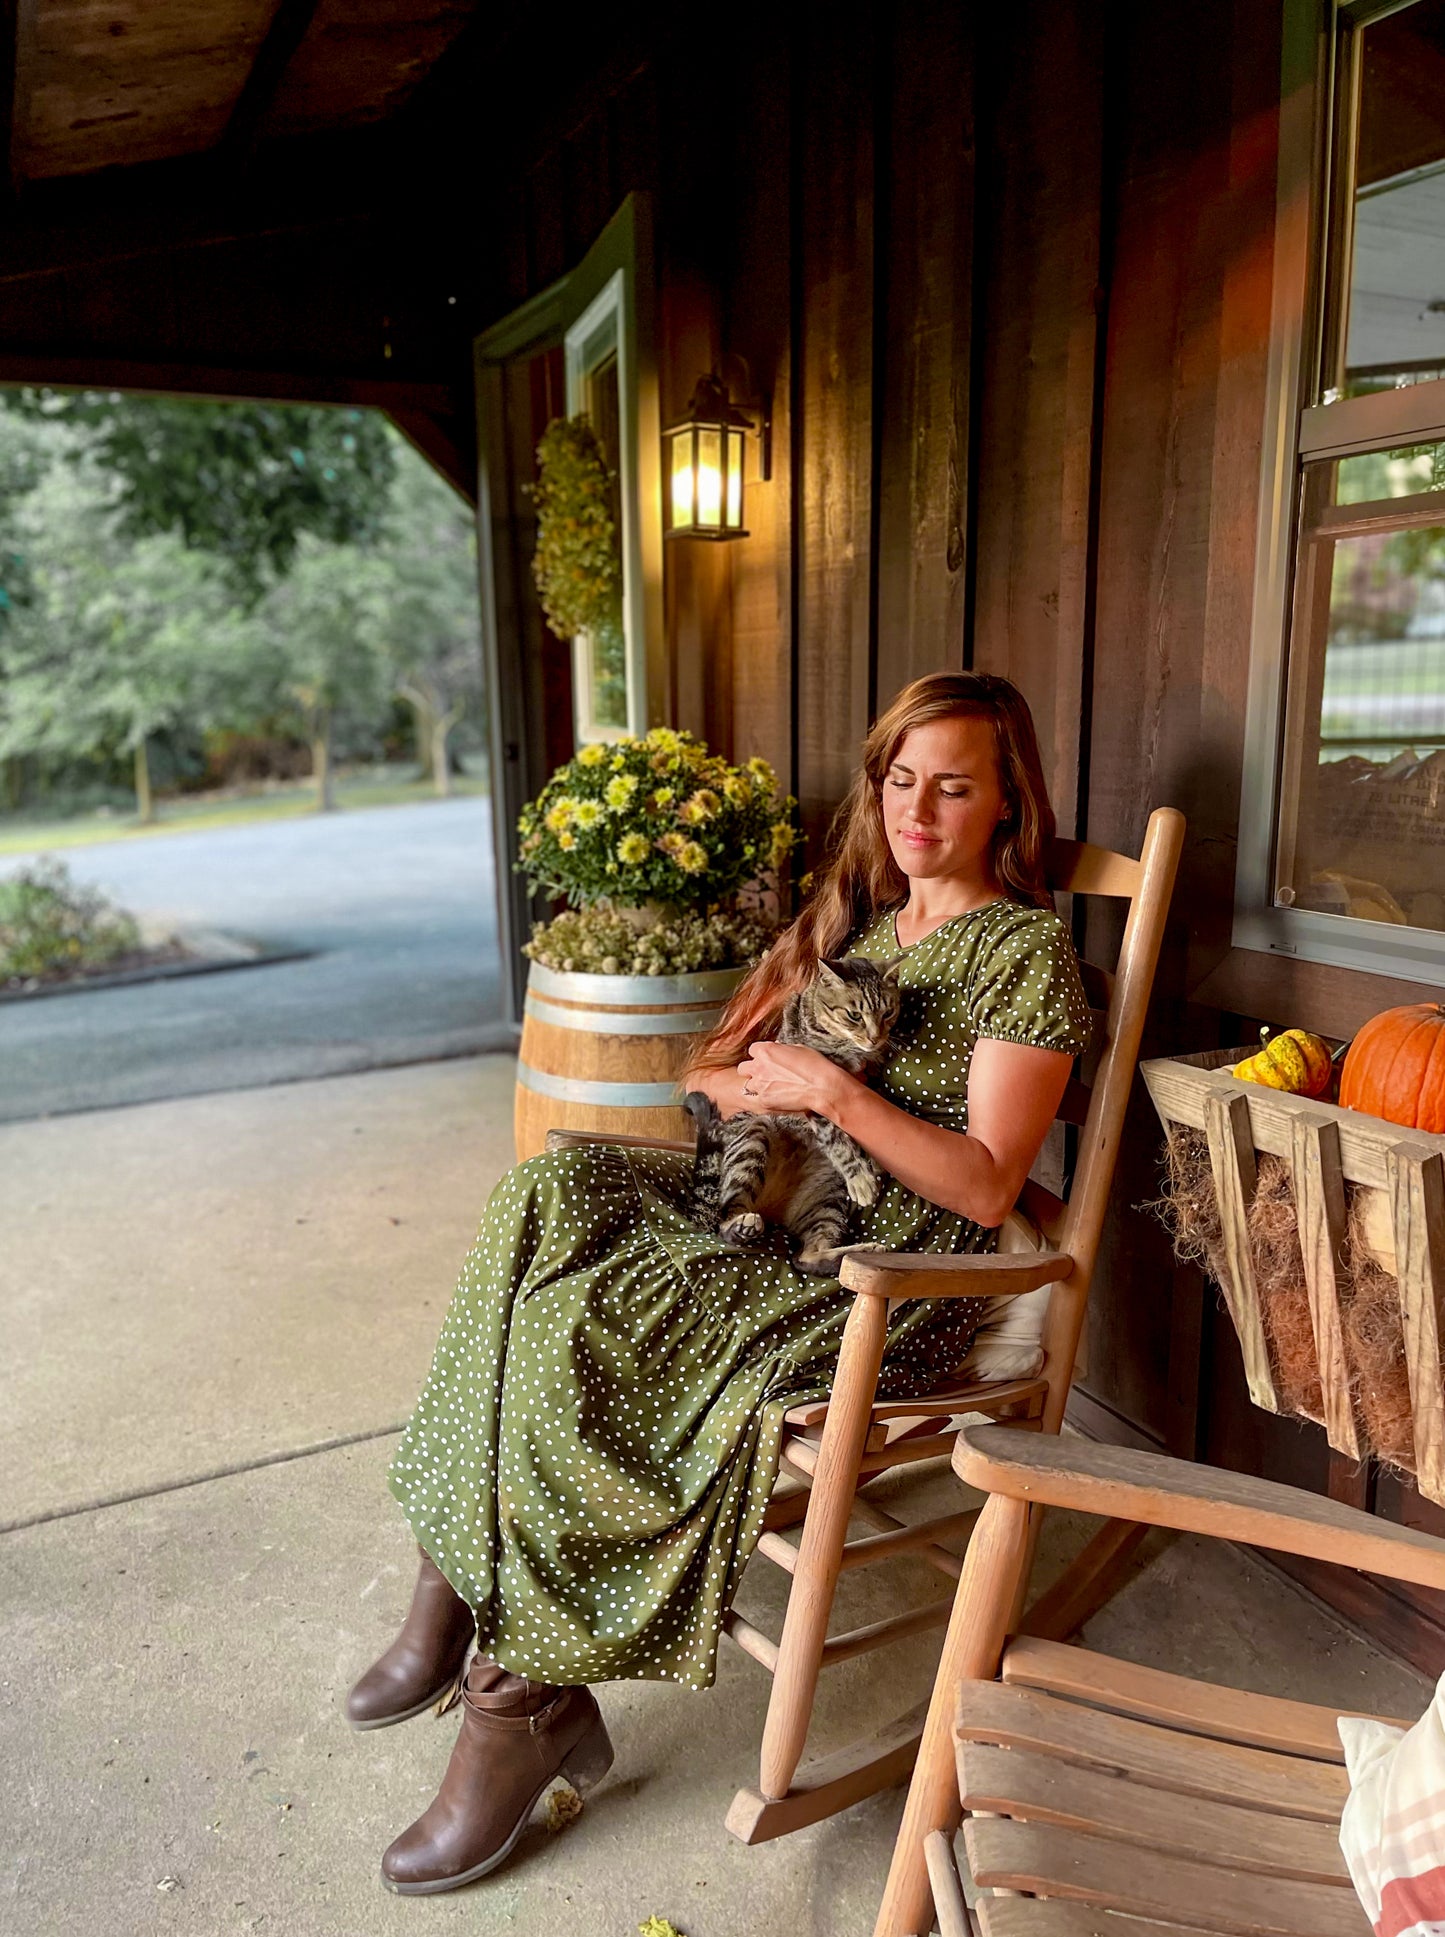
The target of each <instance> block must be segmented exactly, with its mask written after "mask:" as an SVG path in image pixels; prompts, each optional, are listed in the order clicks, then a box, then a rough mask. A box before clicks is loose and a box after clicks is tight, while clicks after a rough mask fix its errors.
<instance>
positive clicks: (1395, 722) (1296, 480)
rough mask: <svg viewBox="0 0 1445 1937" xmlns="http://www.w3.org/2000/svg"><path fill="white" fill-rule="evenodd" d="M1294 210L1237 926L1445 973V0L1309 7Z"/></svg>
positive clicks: (1302, 10) (1273, 944)
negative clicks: (1308, 75) (1315, 157)
mask: <svg viewBox="0 0 1445 1937" xmlns="http://www.w3.org/2000/svg"><path fill="white" fill-rule="evenodd" d="M1321 24H1322V25H1323V28H1324V43H1323V58H1322V59H1318V58H1317V49H1318V46H1319V42H1318V40H1317V39H1316V36H1317V34H1318V31H1319V27H1320V25H1321ZM1292 63H1293V66H1294V68H1295V72H1294V73H1291V71H1290V70H1291V64H1292ZM1307 65H1308V66H1309V67H1313V68H1315V73H1316V76H1317V78H1316V79H1315V82H1314V85H1313V86H1309V85H1305V84H1302V70H1303V69H1305V67H1306V66H1307ZM1305 101H1307V102H1308V103H1309V104H1310V105H1311V107H1312V108H1313V110H1314V111H1313V113H1312V114H1306V113H1304V112H1303V111H1302V108H1301V103H1302V102H1305ZM1322 103H1323V104H1327V107H1328V120H1329V126H1328V128H1327V130H1325V139H1324V141H1323V142H1322V143H1321V144H1319V146H1318V148H1317V149H1316V152H1318V153H1319V154H1320V156H1321V161H1320V163H1319V164H1318V165H1317V166H1315V167H1313V168H1311V165H1310V163H1311V159H1312V158H1311V157H1310V156H1308V155H1307V153H1306V150H1305V145H1304V144H1305V141H1306V140H1307V139H1309V137H1310V136H1311V135H1312V133H1313V130H1312V129H1311V128H1310V127H1309V125H1308V124H1309V122H1310V121H1311V120H1313V121H1315V122H1316V124H1317V123H1318V120H1319V118H1320V117H1319V108H1320V104H1322ZM1314 145H1315V144H1314V143H1313V141H1311V147H1314ZM1311 191H1312V192H1311ZM1279 216H1280V220H1279V240H1280V249H1279V252H1278V256H1277V261H1276V281H1275V317H1276V338H1277V341H1276V344H1275V355H1274V363H1273V368H1272V384H1273V387H1274V390H1275V402H1276V406H1277V407H1276V408H1275V409H1274V410H1273V411H1272V413H1271V416H1272V421H1273V422H1274V423H1275V424H1276V425H1277V426H1278V427H1279V429H1278V436H1277V439H1276V442H1275V444H1274V447H1273V448H1271V449H1269V450H1267V451H1266V476H1265V493H1264V508H1263V511H1262V527H1261V541H1262V542H1261V546H1260V580H1259V583H1258V584H1257V587H1256V591H1257V598H1256V630H1255V639H1254V654H1253V660H1252V667H1251V677H1252V681H1253V686H1252V691H1251V704H1250V721H1249V748H1248V753H1249V758H1248V762H1247V767H1248V774H1249V778H1248V781H1247V785H1246V799H1245V802H1244V813H1243V818H1242V829H1243V834H1242V842H1241V868H1240V904H1239V910H1238V920H1237V923H1236V936H1235V939H1236V941H1237V942H1238V943H1240V944H1241V945H1243V946H1246V947H1256V948H1257V947H1268V948H1273V949H1282V950H1285V951H1287V952H1289V953H1292V954H1298V955H1301V956H1303V957H1306V958H1307V959H1312V960H1316V961H1325V962H1334V963H1337V964H1339V965H1342V966H1346V967H1356V968H1373V969H1375V970H1377V971H1378V972H1381V973H1385V974H1396V975H1403V976H1407V977H1411V978H1414V977H1420V976H1422V975H1427V976H1428V975H1430V974H1432V972H1433V974H1435V975H1445V0H1413V3H1412V4H1407V5H1403V6H1402V5H1400V4H1399V0H1394V3H1393V4H1385V5H1382V4H1380V3H1379V0H1373V4H1337V5H1335V6H1334V7H1333V8H1332V10H1331V11H1330V13H1329V14H1328V15H1327V16H1326V18H1325V20H1324V21H1323V23H1321V22H1320V19H1319V15H1318V14H1317V13H1316V12H1315V10H1314V9H1313V8H1312V7H1309V6H1300V7H1294V6H1291V7H1290V9H1289V13H1288V14H1287V21H1286V75H1285V112H1284V115H1283V125H1282V134H1281V169H1280V208H1279ZM1311 271H1313V272H1314V273H1313V275H1311ZM1309 288H1314V289H1315V290H1316V291H1317V293H1318V299H1317V301H1316V303H1315V305H1314V313H1313V315H1311V314H1310V313H1309V307H1308V305H1307V304H1304V303H1303V302H1302V300H1301V299H1302V297H1303V295H1304V293H1305V291H1306V290H1307V289H1309ZM1291 316H1293V317H1294V318H1295V319H1296V320H1295V322H1294V324H1293V327H1292V328H1291V327H1290V326H1289V324H1288V323H1285V324H1281V318H1282V317H1284V318H1289V317H1291ZM1301 317H1303V321H1302V322H1301V321H1300V320H1299V319H1300V318H1301ZM1291 391H1293V395H1294V397H1295V398H1296V399H1299V400H1302V404H1303V407H1302V408H1293V409H1292V408H1290V407H1289V398H1290V393H1291ZM1285 534H1290V535H1291V540H1292V542H1290V543H1289V544H1285V543H1281V542H1280V541H1281V538H1282V537H1283V536H1284V535H1285ZM1281 645H1283V650H1281Z"/></svg>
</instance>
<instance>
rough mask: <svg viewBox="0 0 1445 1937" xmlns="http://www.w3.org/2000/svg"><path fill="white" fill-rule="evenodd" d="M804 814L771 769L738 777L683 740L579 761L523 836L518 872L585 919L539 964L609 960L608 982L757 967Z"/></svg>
mask: <svg viewBox="0 0 1445 1937" xmlns="http://www.w3.org/2000/svg"><path fill="white" fill-rule="evenodd" d="M659 776H662V777H663V778H664V779H665V784H661V785H659V784H658V780H659ZM795 811H796V803H795V802H794V801H793V800H791V799H790V798H789V797H788V796H786V795H785V794H783V793H782V792H781V791H780V790H779V787H778V784H777V778H776V776H775V775H774V773H773V770H772V768H771V767H770V766H769V765H768V764H767V762H766V761H764V760H750V761H749V762H747V764H746V766H741V767H735V766H732V765H731V764H730V763H729V762H728V761H726V760H723V759H721V758H719V757H718V756H717V755H716V754H713V753H710V752H709V751H708V749H707V747H706V746H705V745H704V744H703V742H702V741H700V740H697V739H695V738H694V737H693V736H692V735H691V734H689V733H683V732H680V731H677V730H675V729H674V728H672V727H654V728H653V729H652V731H651V732H650V733H648V734H647V735H645V736H644V737H643V738H640V739H621V740H615V741H607V742H597V743H594V744H592V745H589V746H584V747H582V748H580V749H579V750H578V752H577V754H576V756H575V757H574V758H573V759H571V760H569V761H568V762H567V763H566V765H565V766H562V767H559V768H558V770H557V772H556V773H554V774H553V775H552V778H551V779H550V780H549V781H548V782H547V785H546V786H545V787H544V788H543V789H542V791H541V793H540V794H539V795H538V796H537V798H536V799H535V800H534V801H532V802H530V803H529V805H528V806H527V807H525V808H524V809H523V810H522V814H521V818H520V821H519V824H518V834H519V843H518V845H519V852H520V857H521V858H520V859H519V861H518V863H517V865H518V868H519V869H520V870H521V871H522V872H523V873H524V874H525V875H526V876H527V879H528V882H529V884H530V885H531V887H532V889H533V891H534V892H535V893H540V894H544V895H548V896H551V897H552V898H554V899H556V900H561V901H565V902H566V903H567V904H568V906H569V909H570V910H571V911H572V912H570V913H568V914H566V915H557V916H554V918H553V920H552V921H551V922H549V923H546V924H544V925H543V926H542V927H541V928H540V929H539V930H538V932H537V934H536V935H534V937H533V940H532V941H531V942H530V943H529V944H528V947H527V952H528V954H530V955H531V956H532V957H533V959H534V960H539V961H546V962H548V963H549V964H551V965H553V966H556V967H563V966H565V965H568V964H570V965H571V966H573V967H583V966H585V967H586V968H587V969H588V970H589V972H593V971H597V970H598V968H599V965H600V964H601V963H602V962H604V961H605V962H606V963H607V964H610V965H611V966H608V967H603V968H602V969H601V972H602V973H605V974H611V973H617V974H679V973H686V972H688V971H689V970H693V969H699V968H715V967H717V968H721V967H731V966H741V965H742V964H744V963H746V962H749V961H752V960H754V959H756V957H757V955H758V954H760V953H761V952H762V949H763V948H764V947H765V946H766V942H767V938H768V935H769V933H770V930H771V923H772V919H773V917H772V915H771V913H770V912H769V911H770V910H771V908H772V907H773V906H775V905H776V904H775V900H774V897H775V895H776V891H777V887H778V876H779V872H780V870H781V869H782V868H783V866H784V865H785V863H786V860H787V856H788V854H789V853H790V852H791V850H792V847H793V842H794V833H793V826H794V814H795ZM619 923H620V924H621V926H620V927H619ZM604 931H605V942H606V946H605V949H604V951H603V954H602V955H600V956H599V955H598V953H597V948H598V947H601V946H602V942H601V941H600V940H599V937H603V936H604ZM627 937H630V938H631V940H630V941H629V940H628V939H627ZM649 938H650V939H649ZM594 944H595V945H594Z"/></svg>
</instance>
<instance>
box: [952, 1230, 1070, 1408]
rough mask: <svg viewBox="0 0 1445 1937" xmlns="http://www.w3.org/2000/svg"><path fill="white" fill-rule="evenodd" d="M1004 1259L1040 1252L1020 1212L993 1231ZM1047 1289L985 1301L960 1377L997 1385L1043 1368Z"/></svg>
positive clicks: (1040, 1243)
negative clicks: (1000, 1381) (1009, 1255)
mask: <svg viewBox="0 0 1445 1937" xmlns="http://www.w3.org/2000/svg"><path fill="white" fill-rule="evenodd" d="M998 1248H999V1250H1000V1251H1001V1252H1004V1253H1011V1252H1012V1253H1016V1252H1020V1251H1042V1250H1043V1249H1044V1248H1045V1246H1044V1239H1043V1233H1042V1232H1041V1231H1040V1230H1039V1229H1038V1228H1037V1226H1036V1225H1034V1224H1032V1223H1030V1221H1029V1219H1028V1218H1026V1217H1025V1216H1024V1214H1023V1212H1022V1211H1011V1212H1010V1213H1009V1215H1008V1216H1007V1217H1006V1218H1005V1219H1004V1221H1003V1223H1002V1224H1001V1225H1000V1227H999V1234H998ZM1052 1290H1053V1287H1052V1285H1040V1286H1039V1288H1038V1290H1037V1291H1026V1292H1024V1293H1023V1295H1022V1296H1021V1297H1018V1298H991V1299H990V1300H989V1308H988V1310H987V1312H986V1313H985V1314H984V1316H983V1319H982V1320H981V1322H980V1324H979V1328H978V1330H977V1331H976V1332H975V1333H974V1335H973V1344H972V1345H971V1346H970V1347H969V1348H968V1357H967V1358H966V1359H965V1360H964V1361H963V1365H962V1366H961V1368H960V1370H961V1372H962V1373H963V1374H964V1375H965V1377H967V1378H968V1379H969V1380H976V1381H978V1382H979V1383H980V1384H982V1383H983V1382H984V1381H989V1382H992V1381H994V1380H997V1379H1032V1378H1033V1377H1034V1376H1035V1374H1036V1373H1038V1372H1041V1371H1042V1370H1043V1365H1044V1348H1043V1334H1044V1319H1045V1317H1046V1316H1047V1314H1048V1309H1049V1294H1050V1292H1051V1291H1052Z"/></svg>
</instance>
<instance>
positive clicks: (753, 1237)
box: [718, 1211, 764, 1244]
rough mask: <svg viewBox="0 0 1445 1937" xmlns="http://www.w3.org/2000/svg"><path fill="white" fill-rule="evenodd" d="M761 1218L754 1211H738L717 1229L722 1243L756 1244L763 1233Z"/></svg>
mask: <svg viewBox="0 0 1445 1937" xmlns="http://www.w3.org/2000/svg"><path fill="white" fill-rule="evenodd" d="M763 1229H764V1226H763V1220H762V1219H761V1218H760V1217H759V1216H758V1214H757V1212H756V1211H739V1212H738V1214H737V1216H736V1217H730V1218H729V1219H728V1221H727V1223H726V1224H724V1225H723V1227H722V1229H721V1230H720V1231H719V1233H718V1236H719V1237H720V1238H721V1239H722V1241H723V1243H724V1244H757V1243H758V1242H759V1241H760V1240H761V1238H762V1235H763Z"/></svg>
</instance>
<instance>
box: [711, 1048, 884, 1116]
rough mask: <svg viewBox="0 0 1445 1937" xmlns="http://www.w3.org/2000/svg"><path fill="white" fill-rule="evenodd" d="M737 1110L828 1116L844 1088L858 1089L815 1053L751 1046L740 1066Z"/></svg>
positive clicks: (854, 1080) (853, 1079)
mask: <svg viewBox="0 0 1445 1937" xmlns="http://www.w3.org/2000/svg"><path fill="white" fill-rule="evenodd" d="M738 1075H739V1076H741V1077H742V1079H743V1088H742V1095H741V1097H740V1098H739V1101H738V1108H739V1109H740V1110H751V1111H754V1112H758V1113H763V1114H771V1113H773V1112H775V1111H777V1112H783V1113H788V1112H792V1113H794V1114H796V1113H798V1112H800V1111H808V1110H810V1111H812V1113H813V1114H814V1115H815V1116H831V1115H832V1113H833V1111H834V1110H835V1109H836V1108H837V1107H838V1104H839V1101H840V1099H841V1098H842V1096H843V1095H844V1093H845V1090H846V1088H848V1087H855V1088H861V1087H862V1085H861V1084H859V1083H858V1080H857V1078H856V1077H854V1076H850V1075H849V1074H848V1072H847V1070H845V1069H840V1068H839V1067H838V1065H837V1064H836V1063H832V1062H829V1060H828V1058H827V1057H826V1056H823V1055H820V1054H819V1053H818V1051H817V1050H816V1049H798V1048H795V1047H793V1046H792V1045H790V1044H786V1043H778V1042H755V1043H754V1044H753V1045H752V1046H751V1048H750V1049H749V1050H748V1053H747V1055H746V1056H745V1057H744V1059H743V1060H742V1062H740V1063H739V1064H738Z"/></svg>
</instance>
